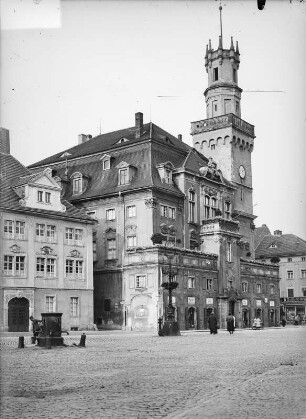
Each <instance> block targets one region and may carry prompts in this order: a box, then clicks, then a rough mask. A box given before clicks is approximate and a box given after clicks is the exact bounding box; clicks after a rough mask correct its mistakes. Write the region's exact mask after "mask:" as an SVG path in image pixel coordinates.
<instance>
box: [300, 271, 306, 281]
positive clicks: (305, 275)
mask: <svg viewBox="0 0 306 419" xmlns="http://www.w3.org/2000/svg"><path fill="white" fill-rule="evenodd" d="M301 278H303V279H305V278H306V269H302V270H301Z"/></svg>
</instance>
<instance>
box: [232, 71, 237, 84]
mask: <svg viewBox="0 0 306 419" xmlns="http://www.w3.org/2000/svg"><path fill="white" fill-rule="evenodd" d="M233 81H234V83H237V70H236V69H235V68H233Z"/></svg>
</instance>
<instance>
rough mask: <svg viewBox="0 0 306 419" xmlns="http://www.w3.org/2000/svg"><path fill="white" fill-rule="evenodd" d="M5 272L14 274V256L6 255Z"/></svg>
mask: <svg viewBox="0 0 306 419" xmlns="http://www.w3.org/2000/svg"><path fill="white" fill-rule="evenodd" d="M4 273H5V275H13V256H6V255H5V256H4Z"/></svg>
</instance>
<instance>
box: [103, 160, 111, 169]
mask: <svg viewBox="0 0 306 419" xmlns="http://www.w3.org/2000/svg"><path fill="white" fill-rule="evenodd" d="M109 169H110V160H103V162H102V170H109Z"/></svg>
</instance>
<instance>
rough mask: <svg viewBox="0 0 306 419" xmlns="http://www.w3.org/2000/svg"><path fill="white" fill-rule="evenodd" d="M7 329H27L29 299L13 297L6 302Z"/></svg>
mask: <svg viewBox="0 0 306 419" xmlns="http://www.w3.org/2000/svg"><path fill="white" fill-rule="evenodd" d="M8 331H9V332H28V331H29V300H27V299H26V298H13V299H12V300H10V302H9V303H8Z"/></svg>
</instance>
